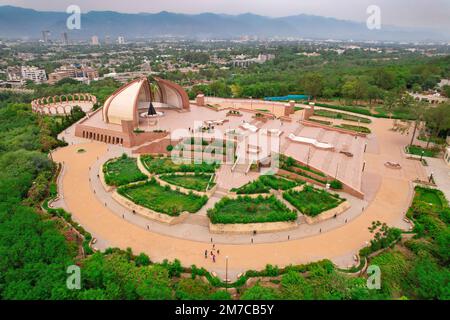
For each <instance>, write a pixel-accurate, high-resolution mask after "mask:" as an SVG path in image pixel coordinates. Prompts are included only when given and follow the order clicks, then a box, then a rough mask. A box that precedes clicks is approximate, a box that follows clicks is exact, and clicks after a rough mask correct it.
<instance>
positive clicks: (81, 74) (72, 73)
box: [48, 65, 98, 84]
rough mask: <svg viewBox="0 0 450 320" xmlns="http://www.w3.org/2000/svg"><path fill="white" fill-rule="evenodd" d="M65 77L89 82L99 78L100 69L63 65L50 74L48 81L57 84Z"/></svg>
mask: <svg viewBox="0 0 450 320" xmlns="http://www.w3.org/2000/svg"><path fill="white" fill-rule="evenodd" d="M65 78H71V79H75V80H78V81H86V82H89V81H91V80H96V79H98V71H97V70H96V69H94V68H91V67H87V66H81V67H78V66H74V65H69V66H62V67H60V68H57V69H55V71H54V72H52V73H50V74H49V75H48V83H50V84H55V83H56V82H58V81H60V80H62V79H65Z"/></svg>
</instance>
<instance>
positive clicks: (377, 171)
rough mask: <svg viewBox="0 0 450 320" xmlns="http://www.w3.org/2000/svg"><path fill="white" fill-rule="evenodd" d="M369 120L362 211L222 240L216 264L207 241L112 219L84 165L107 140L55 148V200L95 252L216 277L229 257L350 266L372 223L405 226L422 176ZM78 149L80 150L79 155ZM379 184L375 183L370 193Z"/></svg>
mask: <svg viewBox="0 0 450 320" xmlns="http://www.w3.org/2000/svg"><path fill="white" fill-rule="evenodd" d="M373 121H374V122H373V124H371V125H370V127H371V129H372V131H373V132H374V134H375V135H376V136H377V139H376V140H377V143H373V144H370V143H369V144H368V150H367V152H368V153H366V155H365V160H366V166H365V173H364V177H363V189H365V191H366V193H367V194H368V197H369V201H371V202H370V203H369V205H368V206H367V208H365V211H364V212H363V213H362V214H361V215H359V216H358V217H356V218H354V219H353V220H351V221H349V222H348V223H347V224H343V225H342V226H341V227H339V228H335V229H333V230H330V231H328V232H322V233H319V234H316V235H313V236H310V237H306V238H301V239H293V240H290V241H287V239H286V241H284V242H275V243H258V236H256V237H255V241H254V244H251V243H249V244H220V245H217V247H218V248H219V249H220V255H219V256H218V257H217V261H216V263H213V262H212V261H211V259H205V258H204V251H205V249H210V248H211V246H210V245H209V244H206V243H205V242H200V241H192V240H185V239H180V238H174V237H170V236H166V235H162V234H159V233H154V232H151V231H148V230H146V229H144V228H142V227H139V226H137V225H135V224H133V223H130V222H128V221H127V220H126V219H127V217H126V216H125V217H124V218H122V217H120V216H118V215H117V214H115V213H114V212H112V211H111V210H110V209H109V208H108V207H107V206H105V204H104V203H103V202H101V201H100V200H99V198H98V197H97V196H96V194H94V193H93V191H92V189H91V183H90V181H89V179H90V170H89V168H90V167H91V166H93V165H94V164H95V163H96V162H97V161H98V160H99V159H100V158H101V157H102V156H103V155H105V154H106V153H107V152H108V146H107V145H106V144H101V143H96V142H94V143H85V144H82V145H80V144H74V145H71V146H68V147H65V148H61V149H58V150H57V151H55V152H54V153H53V159H54V160H55V161H57V162H64V166H65V170H64V176H63V177H62V179H61V181H62V186H60V187H61V188H60V192H61V193H62V196H63V199H62V201H61V205H62V206H63V207H65V208H66V209H67V210H68V211H70V212H71V213H72V214H73V218H74V220H76V221H78V222H79V223H80V224H81V225H83V227H85V228H86V230H88V231H89V232H91V233H92V235H93V236H94V237H95V238H97V239H98V242H97V244H96V246H97V247H98V248H99V249H104V248H106V247H120V248H123V249H124V248H127V247H130V248H132V249H133V251H134V252H135V253H139V252H145V253H147V254H148V255H149V256H150V258H151V259H152V260H153V261H162V260H163V259H166V258H167V259H169V260H172V259H175V258H178V259H180V260H181V262H182V263H183V264H184V265H186V266H189V265H191V264H195V265H197V266H202V267H205V268H206V269H208V270H210V271H215V272H216V273H218V274H219V275H221V276H222V277H223V276H224V274H225V256H229V275H230V278H234V277H235V276H236V275H237V274H238V273H240V272H243V271H245V270H248V269H262V268H264V267H265V265H266V264H268V263H270V264H274V265H278V266H285V265H288V264H300V263H307V262H311V261H316V260H320V259H324V258H329V259H331V260H333V261H334V262H335V263H336V264H338V265H340V266H342V267H348V266H350V265H352V264H353V263H354V262H353V259H352V257H353V255H354V254H355V253H357V251H358V250H359V249H360V248H362V247H364V246H365V245H366V243H367V242H368V241H369V240H370V239H371V238H372V236H373V235H372V234H371V233H370V232H369V231H368V227H369V226H370V225H371V223H372V221H374V220H380V221H382V222H386V223H387V224H388V225H391V226H397V227H402V228H405V227H408V225H407V224H406V223H405V222H404V221H403V218H404V214H405V212H406V210H407V208H408V206H409V203H410V201H411V197H412V191H413V190H412V185H411V181H412V180H413V179H415V178H421V179H425V173H424V170H423V168H422V166H421V165H420V163H419V162H418V161H414V160H408V159H405V158H404V157H403V154H402V151H401V150H402V147H403V146H404V145H405V144H407V143H408V141H409V140H408V137H407V136H402V135H400V134H399V133H395V132H392V131H390V130H389V129H390V127H391V121H390V120H387V119H374V120H373ZM79 148H83V149H85V150H86V152H85V153H77V150H78V149H79ZM386 161H397V162H399V163H401V164H402V169H401V170H392V169H388V168H386V167H385V166H384V162H386ZM377 182H379V188H378V190H374V188H373V186H374V185H378V183H377Z"/></svg>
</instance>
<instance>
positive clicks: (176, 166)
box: [141, 155, 219, 174]
mask: <svg viewBox="0 0 450 320" xmlns="http://www.w3.org/2000/svg"><path fill="white" fill-rule="evenodd" d="M179 160H180V163H175V162H173V161H172V159H171V158H170V157H168V158H165V157H155V156H152V155H144V156H142V157H141V161H142V164H143V165H144V167H145V168H146V169H147V170H148V171H149V172H150V173H154V174H162V173H175V172H197V173H214V172H215V171H216V169H217V168H218V166H219V165H218V164H216V163H207V162H202V163H193V162H192V160H191V159H179Z"/></svg>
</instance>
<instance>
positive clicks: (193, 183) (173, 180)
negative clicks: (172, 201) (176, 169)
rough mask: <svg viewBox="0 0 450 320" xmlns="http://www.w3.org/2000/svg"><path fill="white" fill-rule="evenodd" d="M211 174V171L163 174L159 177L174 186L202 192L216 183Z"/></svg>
mask: <svg viewBox="0 0 450 320" xmlns="http://www.w3.org/2000/svg"><path fill="white" fill-rule="evenodd" d="M213 176H214V175H213V174H211V173H196V174H163V175H161V176H159V178H160V179H161V180H163V181H166V182H168V183H170V184H173V185H175V186H179V187H183V188H186V189H191V190H196V191H202V192H204V191H208V190H209V189H211V188H212V187H214V186H215V185H216V184H215V183H214V182H213V181H212V178H213Z"/></svg>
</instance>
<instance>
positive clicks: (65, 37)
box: [61, 32, 69, 46]
mask: <svg viewBox="0 0 450 320" xmlns="http://www.w3.org/2000/svg"><path fill="white" fill-rule="evenodd" d="M61 38H62V43H63V45H65V46H67V45H68V44H69V36H68V35H67V32H63V33H62V34H61Z"/></svg>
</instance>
